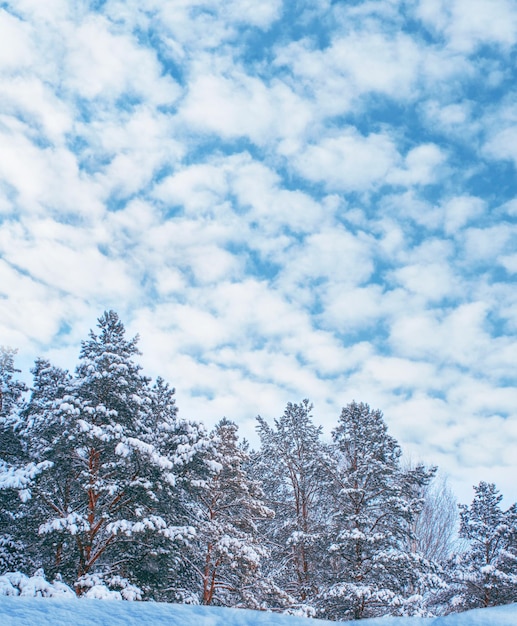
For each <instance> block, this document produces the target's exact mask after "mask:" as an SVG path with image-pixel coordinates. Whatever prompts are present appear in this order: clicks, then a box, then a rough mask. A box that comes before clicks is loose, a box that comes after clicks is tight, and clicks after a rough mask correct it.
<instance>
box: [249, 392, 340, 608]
mask: <svg viewBox="0 0 517 626" xmlns="http://www.w3.org/2000/svg"><path fill="white" fill-rule="evenodd" d="M311 411H312V404H310V402H309V401H308V400H303V401H302V402H301V403H300V404H292V403H288V404H287V407H286V409H285V411H284V414H283V416H282V417H280V418H278V419H275V422H274V427H273V428H272V427H271V426H269V425H268V424H267V422H266V421H265V420H264V419H263V418H261V417H260V416H259V417H258V418H257V421H258V426H257V430H258V433H259V435H260V440H261V450H260V454H259V455H258V457H257V463H256V471H257V472H258V475H259V476H260V477H261V479H262V481H263V484H264V489H265V492H266V495H267V499H266V501H267V504H268V506H270V507H271V508H272V509H273V510H274V512H275V520H274V523H273V524H271V525H270V528H269V539H270V541H271V544H272V561H271V566H270V569H269V574H270V576H271V578H272V580H274V581H275V583H276V584H277V586H278V588H279V589H282V590H283V591H284V592H285V593H286V594H288V596H289V597H290V600H289V603H290V605H291V610H292V611H295V612H299V613H306V614H309V615H313V614H314V606H313V604H314V601H315V598H316V596H317V595H318V593H319V592H320V584H321V573H322V572H321V560H322V555H323V553H324V545H323V538H324V536H325V534H326V531H325V527H326V524H327V517H328V498H327V495H328V493H329V490H328V485H329V482H330V478H329V475H328V470H327V464H326V463H327V460H328V452H327V449H326V447H325V446H324V444H323V443H322V442H321V432H322V429H321V427H317V426H315V425H314V423H313V421H312V415H311Z"/></svg>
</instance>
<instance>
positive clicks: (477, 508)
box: [447, 482, 517, 611]
mask: <svg viewBox="0 0 517 626" xmlns="http://www.w3.org/2000/svg"><path fill="white" fill-rule="evenodd" d="M474 491H475V495H474V499H473V500H472V504H471V505H470V507H469V506H467V505H460V532H459V535H460V537H461V538H463V539H464V540H465V541H466V542H467V549H466V550H465V552H462V553H460V554H458V555H456V556H455V557H454V558H453V559H452V560H451V563H450V577H451V591H450V593H449V598H448V599H447V602H448V605H449V606H450V607H453V610H455V611H463V610H468V609H472V608H477V607H487V606H495V605H498V604H510V603H512V602H517V505H516V504H512V505H511V506H510V507H509V508H508V509H507V510H506V511H504V510H503V509H502V508H501V506H500V505H501V500H502V498H503V496H502V494H500V493H499V491H498V490H497V489H496V486H495V485H494V484H493V483H486V482H480V483H479V485H478V486H477V487H474Z"/></svg>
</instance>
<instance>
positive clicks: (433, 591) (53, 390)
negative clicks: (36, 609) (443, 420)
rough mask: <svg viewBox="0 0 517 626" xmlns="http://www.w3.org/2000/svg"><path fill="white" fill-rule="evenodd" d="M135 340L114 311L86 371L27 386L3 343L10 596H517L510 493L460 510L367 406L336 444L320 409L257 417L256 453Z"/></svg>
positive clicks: (1, 554) (329, 599) (469, 599)
mask: <svg viewBox="0 0 517 626" xmlns="http://www.w3.org/2000/svg"><path fill="white" fill-rule="evenodd" d="M137 344H138V337H135V338H132V339H129V338H127V337H126V336H125V329H124V326H123V323H122V322H121V320H120V319H119V318H118V315H117V314H116V313H115V312H113V311H109V312H105V313H104V314H103V315H102V316H101V317H100V318H99V320H98V328H97V329H96V330H95V331H91V332H90V334H89V336H88V338H87V339H86V340H84V341H83V342H82V345H81V348H80V354H79V359H78V365H77V367H76V369H75V372H74V373H73V374H72V373H70V372H68V371H64V370H62V369H60V368H59V367H56V366H54V365H52V364H51V363H50V362H48V361H47V360H44V359H37V360H36V362H35V364H34V368H33V369H32V374H33V382H32V386H31V388H30V389H29V388H27V386H26V385H25V383H23V382H22V381H21V380H20V379H19V378H18V373H19V372H18V370H17V368H16V362H15V356H16V351H15V350H14V349H11V348H2V349H1V351H0V384H1V387H0V391H1V395H0V402H1V405H0V431H1V435H0V436H1V443H0V500H1V508H0V594H7V595H16V594H17V593H18V592H17V587H18V589H19V587H20V585H21V584H23V581H25V582H26V581H27V580H29V577H31V576H33V578H37V579H38V580H39V581H40V590H41V589H43V588H44V589H45V593H46V594H47V595H52V593H53V591H56V592H57V591H59V590H60V589H68V588H70V589H73V590H74V591H75V593H76V594H77V595H78V596H85V597H96V596H97V597H99V596H103V595H104V596H106V595H107V594H118V596H119V597H122V598H123V599H127V600H156V601H165V602H179V603H189V604H204V605H217V606H226V607H242V608H250V609H270V610H274V611H278V612H282V613H291V614H297V615H304V616H309V617H318V618H325V619H331V620H351V619H362V618H367V617H378V616H383V615H395V616H404V615H418V616H432V615H444V614H448V613H451V612H459V611H464V610H468V609H471V608H475V607H486V606H494V605H500V604H508V603H511V602H515V601H517V507H516V506H515V505H512V506H511V507H510V508H509V509H507V510H505V509H504V508H503V507H502V506H501V500H502V495H501V494H500V493H499V492H498V490H497V488H496V486H495V485H493V484H487V483H484V482H481V483H480V484H479V485H478V486H476V487H475V489H474V493H473V500H472V502H471V504H469V505H460V506H459V507H458V506H457V504H456V502H455V498H454V495H453V494H452V493H451V492H450V490H449V489H448V487H447V485H446V483H445V482H444V481H443V480H442V479H441V478H439V477H438V476H437V468H435V467H425V466H423V465H421V464H412V463H410V462H407V461H405V460H404V459H403V456H402V450H401V448H400V446H399V445H398V443H397V441H396V440H395V439H394V438H393V437H392V436H390V434H389V433H388V428H387V424H386V422H385V420H384V417H383V414H382V413H381V411H380V410H377V409H373V408H371V407H369V406H368V405H367V404H365V403H362V402H356V401H352V402H351V403H349V404H347V405H346V406H345V407H344V408H343V409H342V412H341V415H339V416H337V420H336V424H335V428H334V430H333V431H332V437H331V440H330V441H326V440H325V439H324V437H323V435H322V429H321V428H320V427H318V425H317V420H316V419H315V418H314V417H313V415H312V410H313V407H312V405H311V403H310V401H309V400H302V401H300V402H298V403H289V404H287V406H286V407H285V410H284V412H283V414H282V415H281V416H280V417H278V418H277V419H274V420H273V421H268V419H265V418H263V417H260V416H259V417H257V424H256V428H257V432H258V435H259V441H260V445H259V446H258V449H257V450H254V449H252V448H251V447H250V445H249V444H248V443H247V442H246V441H245V440H240V439H239V434H238V428H237V426H236V424H235V423H233V422H232V421H230V420H228V419H226V418H223V419H221V420H220V421H219V423H218V424H217V425H216V426H215V428H214V429H213V430H211V431H209V432H208V431H206V430H205V428H204V426H203V425H202V424H200V423H196V422H195V421H188V420H186V419H183V418H180V416H179V414H178V407H177V406H176V403H175V392H174V388H173V387H171V386H170V384H169V383H167V382H166V381H165V380H163V379H161V378H158V379H157V380H156V381H154V382H153V381H151V380H150V379H149V378H148V377H146V376H145V375H144V374H143V373H142V370H141V367H140V366H139V365H138V355H139V351H138V345H137ZM35 573H36V576H35V577H34V574H35ZM41 581H44V584H42V583H41Z"/></svg>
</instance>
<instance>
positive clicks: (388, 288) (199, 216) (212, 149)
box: [0, 0, 517, 503]
mask: <svg viewBox="0 0 517 626" xmlns="http://www.w3.org/2000/svg"><path fill="white" fill-rule="evenodd" d="M0 41H1V42H2V44H1V45H0V344H2V345H8V346H11V347H13V348H17V349H18V356H17V365H18V367H20V368H21V369H22V370H23V371H24V375H27V376H28V377H29V380H30V374H28V372H29V369H30V367H31V366H32V364H33V363H34V359H35V358H36V357H40V356H42V357H46V358H49V359H50V360H51V361H52V362H53V363H54V364H55V365H59V366H61V367H66V368H68V369H71V370H73V369H74V367H75V365H76V363H77V357H78V354H79V349H80V342H81V340H83V339H86V337H87V335H88V331H89V329H90V328H95V326H96V320H97V318H98V317H99V316H100V315H101V314H102V313H103V311H104V310H108V309H114V310H115V311H117V312H118V314H119V316H120V318H121V319H122V321H123V322H124V324H125V326H126V328H127V331H128V334H129V335H130V336H133V335H135V334H136V333H138V334H139V335H140V343H139V346H140V350H141V351H142V356H141V357H140V363H141V364H142V366H143V370H144V373H146V374H148V375H150V376H153V377H156V376H157V375H161V376H162V377H164V378H165V379H166V380H168V381H169V382H170V383H171V384H172V385H173V386H174V387H175V388H176V390H177V396H176V397H177V402H178V406H179V409H180V415H181V416H182V417H185V418H188V419H195V420H202V421H203V422H204V423H205V424H206V425H207V426H209V427H210V426H212V425H213V424H214V423H216V422H217V421H218V420H219V419H220V418H222V417H223V416H226V417H228V418H229V419H231V420H234V421H235V422H237V423H238V424H239V426H240V432H241V434H242V435H243V436H246V437H247V438H248V439H251V441H252V443H254V442H255V441H256V435H255V431H254V426H255V417H256V416H257V415H258V414H260V415H262V416H263V417H264V418H266V419H268V420H270V421H272V420H273V418H275V417H279V416H280V415H281V414H282V412H283V410H284V408H285V405H286V404H287V402H300V401H301V400H302V399H303V398H309V399H310V400H311V401H312V402H313V403H314V410H313V415H314V420H315V422H316V423H318V424H321V425H323V427H324V432H325V435H326V437H329V436H330V433H331V431H332V428H334V427H335V425H336V424H337V420H338V418H339V415H340V412H341V408H342V407H343V406H345V405H346V404H348V403H349V402H351V401H352V400H356V401H358V402H367V403H368V404H370V406H371V407H372V408H378V409H381V410H382V411H383V413H384V416H385V420H386V423H387V424H388V428H389V432H390V434H391V435H393V436H394V437H396V438H397V440H398V441H399V443H400V444H401V446H402V448H403V450H404V452H405V453H406V454H407V455H408V456H409V457H410V458H411V459H412V461H415V462H416V461H424V462H426V463H430V464H436V465H438V466H439V467H440V469H441V470H442V471H443V472H444V473H446V474H447V475H448V476H449V480H450V484H451V486H452V488H453V490H454V491H455V493H456V494H457V496H458V498H459V499H460V501H462V502H470V501H471V500H472V497H473V490H472V486H473V485H475V484H478V483H479V481H481V480H485V481H488V482H495V483H496V484H497V486H498V488H499V489H500V490H501V492H502V493H503V494H504V496H505V502H508V503H511V502H513V501H515V500H517V483H516V482H515V476H516V475H517V454H516V449H517V386H516V382H517V369H516V367H515V364H516V360H517V291H516V289H515V277H516V273H517V196H516V192H517V179H516V167H517V88H516V85H517V3H515V2H514V1H513V0H498V2H497V3H496V4H495V3H494V2H493V0H348V1H344V0H343V1H339V0H310V1H309V0H261V1H260V2H255V1H252V0H105V1H102V0H75V1H74V2H70V1H69V0H46V1H45V2H41V0H13V1H11V0H7V1H5V0H0Z"/></svg>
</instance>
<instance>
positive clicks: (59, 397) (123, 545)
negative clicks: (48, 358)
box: [25, 311, 177, 593]
mask: <svg viewBox="0 0 517 626" xmlns="http://www.w3.org/2000/svg"><path fill="white" fill-rule="evenodd" d="M98 326H99V329H100V333H99V335H96V334H95V333H94V332H93V331H91V332H90V335H89V338H88V340H86V341H84V342H83V343H82V349H81V353H80V362H79V365H78V367H77V369H76V374H75V376H74V377H73V379H67V380H62V379H61V380H58V383H59V385H61V384H62V383H63V382H64V383H65V389H64V390H63V391H62V393H56V376H54V375H52V376H49V375H48V374H46V377H45V378H44V377H43V372H44V370H45V369H46V370H47V371H48V368H43V370H42V371H39V370H38V376H39V379H40V382H41V385H35V390H37V393H36V391H35V392H33V396H34V397H33V402H32V404H31V403H30V406H29V410H28V411H27V414H26V420H25V424H26V432H25V439H26V441H29V442H31V443H30V452H31V455H32V456H35V457H37V458H46V460H49V461H52V463H54V466H53V467H52V469H51V470H49V471H47V472H45V473H44V474H43V475H42V476H41V479H40V480H39V481H38V484H37V490H36V491H35V496H37V498H38V506H39V509H38V510H37V515H38V519H39V521H40V524H39V533H40V535H42V536H43V537H44V538H45V539H46V540H47V541H50V542H52V544H53V545H54V546H55V548H56V551H55V558H54V561H53V562H51V563H45V568H46V569H51V570H52V569H54V570H55V571H58V570H60V571H61V572H62V573H63V574H64V576H65V578H66V580H67V582H69V583H71V584H73V583H75V584H76V586H77V589H78V592H79V593H80V592H81V589H82V588H83V586H84V588H87V587H88V585H89V581H88V576H90V575H91V574H93V573H96V575H99V574H105V577H106V578H105V579H106V580H107V579H108V578H109V577H112V578H113V577H114V576H118V577H119V578H118V579H117V580H118V581H119V582H120V580H121V579H122V578H124V577H126V574H128V575H133V574H134V573H135V572H136V571H140V572H141V571H142V568H140V569H139V568H137V567H136V566H135V562H137V561H139V560H145V559H146V558H148V556H149V555H152V554H153V550H154V549H155V541H154V538H155V537H156V536H161V537H167V538H168V539H172V540H174V537H175V533H176V530H177V528H176V526H177V525H176V524H171V523H170V520H168V519H166V518H165V517H164V516H163V515H161V514H160V512H159V511H158V508H159V506H158V503H159V497H158V493H159V492H160V489H161V485H162V484H170V485H173V484H174V483H175V480H176V476H175V473H174V460H173V459H171V458H169V456H168V455H167V454H165V453H163V451H162V450H160V448H159V446H158V445H157V444H156V443H155V442H153V441H151V440H150V438H149V432H150V429H149V428H148V424H149V423H152V422H153V418H152V405H153V399H152V392H151V388H150V385H149V379H147V378H146V377H144V376H142V375H141V373H140V369H141V368H140V366H139V365H137V364H136V363H135V361H134V357H135V356H136V355H138V354H139V352H138V349H137V347H136V344H137V338H136V337H135V338H134V339H132V340H129V341H128V340H126V338H125V329H124V326H123V324H122V322H121V321H120V320H119V318H118V316H117V314H116V313H115V312H113V311H109V312H106V313H104V315H103V316H102V317H101V318H100V319H99V324H98ZM54 374H55V371H54ZM57 379H59V376H57ZM43 381H45V383H44V384H43ZM59 385H58V386H59ZM39 386H42V389H39ZM136 546H138V549H137V548H136ZM132 582H136V583H138V582H139V581H132Z"/></svg>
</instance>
